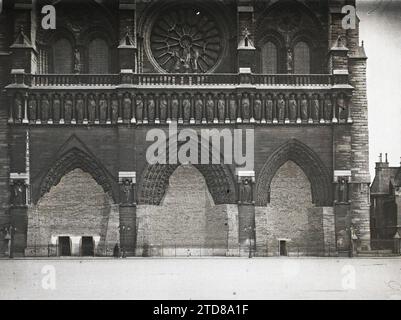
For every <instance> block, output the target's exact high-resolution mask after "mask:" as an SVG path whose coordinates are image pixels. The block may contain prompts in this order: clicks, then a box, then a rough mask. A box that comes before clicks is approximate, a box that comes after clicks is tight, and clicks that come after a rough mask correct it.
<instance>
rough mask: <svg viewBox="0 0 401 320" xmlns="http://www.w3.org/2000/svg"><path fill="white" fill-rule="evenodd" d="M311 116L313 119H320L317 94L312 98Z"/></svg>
mask: <svg viewBox="0 0 401 320" xmlns="http://www.w3.org/2000/svg"><path fill="white" fill-rule="evenodd" d="M311 118H312V120H313V121H319V97H318V96H317V95H316V94H314V95H313V96H312V100H311Z"/></svg>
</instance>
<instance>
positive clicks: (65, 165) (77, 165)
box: [40, 147, 116, 201]
mask: <svg viewBox="0 0 401 320" xmlns="http://www.w3.org/2000/svg"><path fill="white" fill-rule="evenodd" d="M75 169H81V170H83V171H85V172H87V173H89V174H90V175H91V176H92V177H93V178H94V179H95V180H96V182H97V183H98V184H99V185H100V186H102V188H103V190H104V192H105V193H107V194H109V196H110V197H111V198H112V199H113V200H114V201H115V200H116V197H115V196H114V193H113V188H112V183H111V182H110V181H111V179H110V177H109V174H108V173H107V171H106V169H104V168H103V166H102V165H101V164H100V163H99V162H98V161H97V160H96V159H95V158H93V157H92V156H91V155H89V154H88V153H86V152H84V151H82V150H80V149H78V148H76V147H74V148H72V149H70V150H69V151H67V152H65V153H64V154H62V155H61V156H60V157H59V158H58V160H56V161H55V162H54V163H53V165H52V166H51V168H50V170H49V171H48V172H47V174H46V175H45V176H44V178H43V179H42V181H41V184H40V198H42V197H43V196H44V195H45V194H46V193H48V192H49V191H50V189H51V188H52V187H53V186H56V185H57V184H59V182H60V180H61V178H62V177H64V176H65V175H66V174H68V173H69V172H71V171H73V170H75Z"/></svg>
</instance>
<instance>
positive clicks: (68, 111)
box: [64, 94, 73, 123]
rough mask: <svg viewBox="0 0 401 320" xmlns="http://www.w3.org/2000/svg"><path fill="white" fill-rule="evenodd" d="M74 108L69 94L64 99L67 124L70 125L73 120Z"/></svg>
mask: <svg viewBox="0 0 401 320" xmlns="http://www.w3.org/2000/svg"><path fill="white" fill-rule="evenodd" d="M72 108H73V102H72V99H71V96H70V95H69V94H67V95H66V97H65V99H64V120H65V122H66V123H70V122H71V120H72Z"/></svg>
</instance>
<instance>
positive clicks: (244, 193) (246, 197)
mask: <svg viewBox="0 0 401 320" xmlns="http://www.w3.org/2000/svg"><path fill="white" fill-rule="evenodd" d="M252 201H253V196H252V184H251V181H250V180H249V179H245V180H243V181H242V184H241V202H242V203H252Z"/></svg>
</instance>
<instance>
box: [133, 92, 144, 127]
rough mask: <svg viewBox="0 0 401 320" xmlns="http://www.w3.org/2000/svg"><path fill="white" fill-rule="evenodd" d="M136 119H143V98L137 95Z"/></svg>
mask: <svg viewBox="0 0 401 320" xmlns="http://www.w3.org/2000/svg"><path fill="white" fill-rule="evenodd" d="M135 109H136V120H138V121H140V122H142V120H143V100H142V97H141V96H137V97H136V106H135Z"/></svg>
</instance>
